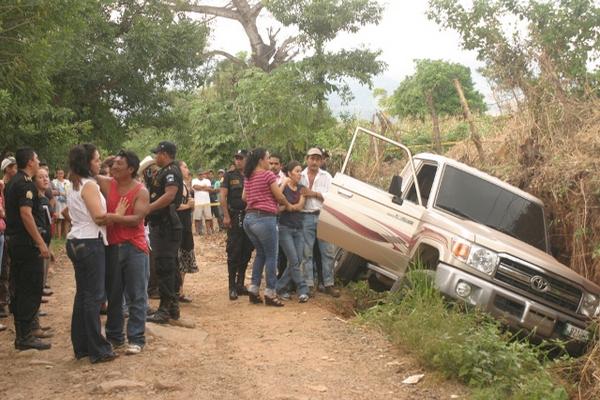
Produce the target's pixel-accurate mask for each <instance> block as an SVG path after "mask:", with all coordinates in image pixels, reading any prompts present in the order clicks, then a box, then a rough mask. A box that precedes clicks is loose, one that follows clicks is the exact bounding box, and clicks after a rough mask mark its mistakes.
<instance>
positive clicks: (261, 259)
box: [244, 212, 279, 297]
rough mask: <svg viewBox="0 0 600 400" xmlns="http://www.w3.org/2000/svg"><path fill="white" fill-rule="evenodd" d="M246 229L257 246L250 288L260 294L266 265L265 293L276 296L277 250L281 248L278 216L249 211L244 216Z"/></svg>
mask: <svg viewBox="0 0 600 400" xmlns="http://www.w3.org/2000/svg"><path fill="white" fill-rule="evenodd" d="M244 230H245V231H246V234H248V237H249V238H250V241H251V242H252V244H254V247H255V248H256V257H255V258H254V264H252V280H251V284H250V287H249V288H248V290H249V291H250V292H252V293H254V294H258V290H259V288H260V280H261V278H262V273H263V269H265V267H266V271H265V275H266V278H267V279H266V280H267V288H266V290H265V295H266V296H269V297H275V295H276V292H275V287H276V286H277V251H278V248H279V233H278V227H277V217H276V216H275V215H273V214H268V213H256V212H249V213H247V214H246V217H245V218H244Z"/></svg>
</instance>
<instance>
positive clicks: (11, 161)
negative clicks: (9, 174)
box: [0, 157, 17, 172]
mask: <svg viewBox="0 0 600 400" xmlns="http://www.w3.org/2000/svg"><path fill="white" fill-rule="evenodd" d="M16 163H17V160H15V158H14V157H6V158H5V159H4V160H2V165H1V166H0V170H2V172H4V170H5V169H6V168H8V167H10V166H11V165H14V164H16Z"/></svg>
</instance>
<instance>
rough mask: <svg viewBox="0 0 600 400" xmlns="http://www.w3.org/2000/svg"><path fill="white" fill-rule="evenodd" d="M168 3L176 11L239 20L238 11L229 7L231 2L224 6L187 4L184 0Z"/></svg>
mask: <svg viewBox="0 0 600 400" xmlns="http://www.w3.org/2000/svg"><path fill="white" fill-rule="evenodd" d="M168 4H169V5H170V6H171V7H172V8H173V9H175V10H176V11H183V12H193V13H199V14H208V15H214V16H216V17H223V18H229V19H235V20H237V21H239V20H240V16H239V13H237V12H236V10H235V9H234V8H233V7H231V3H229V4H228V5H226V6H224V7H215V6H207V5H202V4H189V3H187V2H185V1H176V0H173V1H169V2H168Z"/></svg>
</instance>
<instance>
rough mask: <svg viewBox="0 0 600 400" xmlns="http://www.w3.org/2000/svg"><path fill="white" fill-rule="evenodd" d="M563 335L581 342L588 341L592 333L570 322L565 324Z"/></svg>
mask: <svg viewBox="0 0 600 400" xmlns="http://www.w3.org/2000/svg"><path fill="white" fill-rule="evenodd" d="M563 335H565V336H568V337H570V338H571V339H575V340H578V341H580V342H587V341H588V340H589V338H590V333H589V332H588V331H586V330H585V329H581V328H578V327H576V326H574V325H571V324H569V323H566V324H565V327H564V329H563Z"/></svg>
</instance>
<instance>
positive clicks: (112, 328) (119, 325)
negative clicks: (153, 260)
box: [106, 243, 150, 347]
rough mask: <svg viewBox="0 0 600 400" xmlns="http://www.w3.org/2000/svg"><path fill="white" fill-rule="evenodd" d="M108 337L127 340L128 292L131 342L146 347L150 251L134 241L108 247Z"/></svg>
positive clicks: (128, 326) (115, 340)
mask: <svg viewBox="0 0 600 400" xmlns="http://www.w3.org/2000/svg"><path fill="white" fill-rule="evenodd" d="M106 260H107V263H106V295H107V299H108V307H107V310H106V338H107V339H108V340H109V341H111V342H113V343H119V344H120V343H124V341H125V338H124V336H123V326H124V324H125V318H124V316H123V302H124V295H125V297H126V298H127V307H128V308H129V319H128V321H127V341H128V342H129V343H130V344H137V345H139V346H142V347H143V346H144V344H145V343H146V339H145V336H144V332H145V327H146V305H147V304H148V292H147V290H148V278H149V265H150V262H149V260H148V254H146V253H144V252H143V251H141V250H140V249H138V248H137V247H135V246H134V245H132V244H130V243H121V244H116V245H111V246H108V248H107V250H106Z"/></svg>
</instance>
